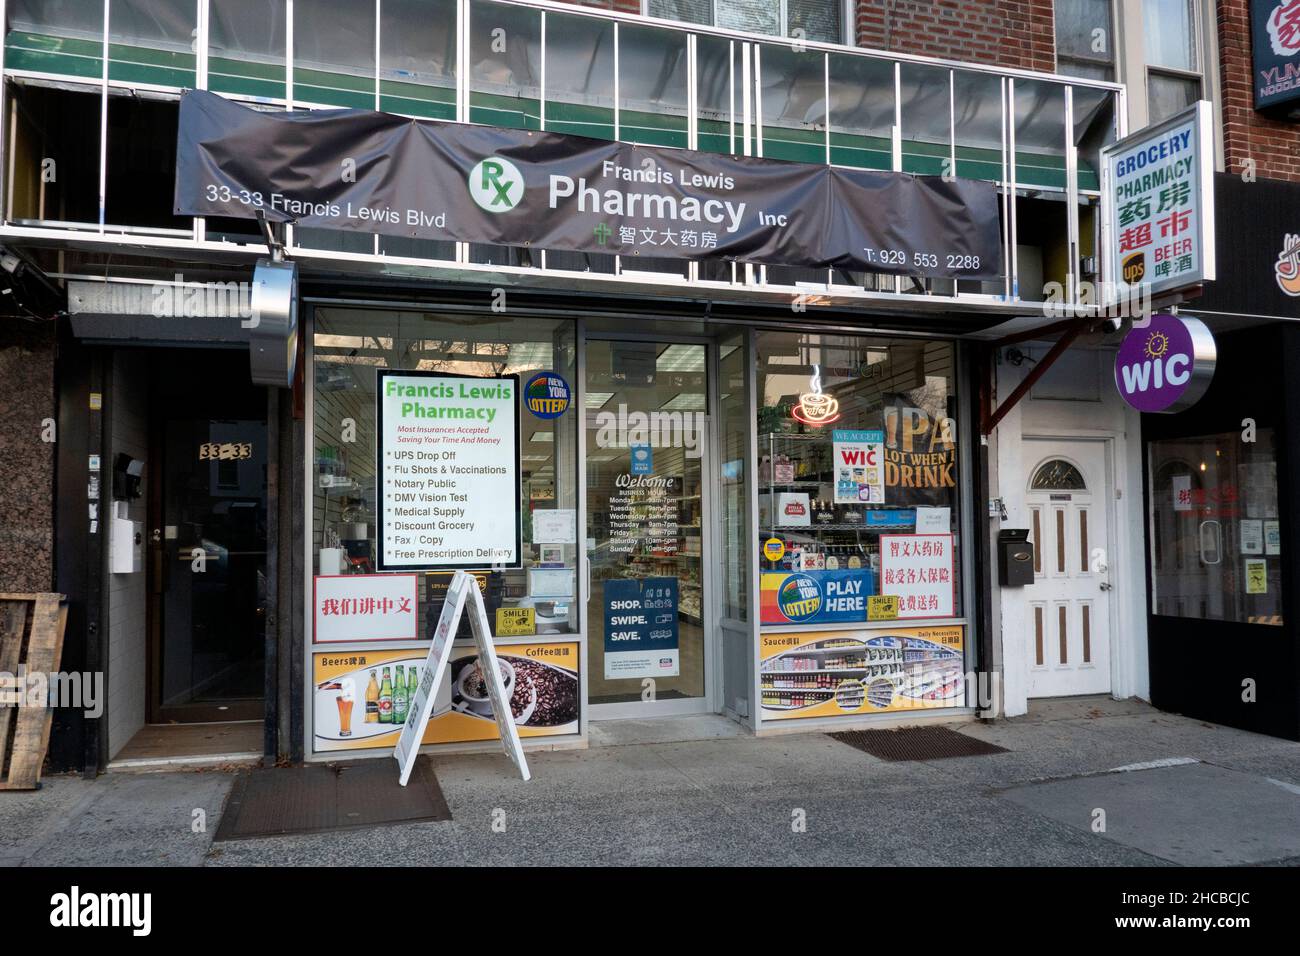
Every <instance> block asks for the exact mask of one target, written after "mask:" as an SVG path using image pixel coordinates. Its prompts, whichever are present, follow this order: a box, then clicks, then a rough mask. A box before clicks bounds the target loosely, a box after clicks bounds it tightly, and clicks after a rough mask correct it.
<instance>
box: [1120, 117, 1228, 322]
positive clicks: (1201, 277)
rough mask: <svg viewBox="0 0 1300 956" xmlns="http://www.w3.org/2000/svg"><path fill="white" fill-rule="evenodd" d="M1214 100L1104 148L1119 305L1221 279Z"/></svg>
mask: <svg viewBox="0 0 1300 956" xmlns="http://www.w3.org/2000/svg"><path fill="white" fill-rule="evenodd" d="M1211 129H1212V126H1211V114H1210V104H1209V102H1207V101H1205V100H1202V101H1200V102H1199V103H1196V104H1194V105H1193V106H1191V107H1189V108H1188V109H1186V110H1184V111H1183V112H1181V113H1179V114H1177V115H1176V116H1173V117H1171V118H1169V119H1167V120H1165V121H1164V122H1163V123H1159V124H1157V125H1156V126H1150V127H1147V128H1146V129H1144V130H1142V131H1141V132H1140V133H1136V134H1134V135H1133V136H1129V137H1127V138H1125V139H1122V140H1120V141H1119V142H1118V143H1115V144H1114V145H1112V146H1108V147H1106V148H1105V149H1104V150H1102V170H1103V171H1102V203H1103V218H1104V232H1103V237H1102V246H1103V252H1104V255H1105V257H1106V266H1107V268H1106V274H1107V275H1108V276H1109V277H1110V281H1111V287H1112V288H1113V289H1114V291H1115V299H1116V301H1132V300H1133V299H1135V298H1139V297H1142V294H1143V293H1144V292H1145V293H1148V294H1149V295H1151V296H1156V295H1160V294H1162V293H1167V292H1176V291H1180V290H1183V289H1190V288H1193V287H1195V286H1199V285H1201V284H1202V283H1204V282H1206V281H1208V280H1211V279H1213V278H1214V146H1213V141H1212V139H1211Z"/></svg>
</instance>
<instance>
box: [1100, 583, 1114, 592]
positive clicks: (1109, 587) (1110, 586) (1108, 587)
mask: <svg viewBox="0 0 1300 956" xmlns="http://www.w3.org/2000/svg"><path fill="white" fill-rule="evenodd" d="M1113 588H1114V585H1113V584H1111V583H1110V582H1109V581H1102V582H1101V589H1102V590H1103V591H1110V590H1112V589H1113Z"/></svg>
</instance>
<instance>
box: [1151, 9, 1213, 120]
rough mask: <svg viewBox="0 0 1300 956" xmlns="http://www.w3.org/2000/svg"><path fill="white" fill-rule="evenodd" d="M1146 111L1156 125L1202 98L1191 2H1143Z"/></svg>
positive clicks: (1195, 30)
mask: <svg viewBox="0 0 1300 956" xmlns="http://www.w3.org/2000/svg"><path fill="white" fill-rule="evenodd" d="M1142 34H1143V36H1144V38H1145V44H1146V62H1147V111H1148V116H1149V120H1150V122H1152V123H1158V122H1160V121H1161V120H1162V119H1165V118H1166V117H1169V116H1172V115H1174V114H1175V113H1177V112H1178V111H1179V110H1182V109H1184V108H1185V107H1188V106H1191V105H1192V104H1193V103H1195V102H1196V101H1197V100H1199V99H1200V98H1201V63H1200V57H1199V56H1198V54H1197V51H1198V50H1199V48H1200V43H1199V34H1198V31H1197V22H1196V4H1195V2H1194V0H1142Z"/></svg>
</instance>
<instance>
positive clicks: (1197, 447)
mask: <svg viewBox="0 0 1300 956" xmlns="http://www.w3.org/2000/svg"><path fill="white" fill-rule="evenodd" d="M1150 455H1151V460H1150V469H1151V472H1150V473H1151V562H1152V563H1151V568H1152V589H1153V591H1154V594H1153V599H1154V603H1155V613H1156V614H1164V615H1168V616H1170V617H1194V618H1201V619H1204V620H1213V621H1237V622H1240V623H1243V624H1273V625H1278V626H1280V625H1281V624H1282V612H1283V607H1282V532H1281V522H1280V520H1279V515H1278V505H1277V444H1276V438H1275V436H1274V433H1273V429H1271V428H1260V429H1259V430H1258V431H1257V433H1256V440H1255V441H1254V442H1243V441H1242V440H1241V435H1240V433H1238V432H1223V433H1220V434H1216V435H1203V436H1199V437H1194V438H1166V439H1161V440H1159V441H1153V442H1151V444H1150Z"/></svg>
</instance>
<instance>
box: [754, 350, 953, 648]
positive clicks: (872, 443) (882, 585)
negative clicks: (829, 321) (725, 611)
mask: <svg viewBox="0 0 1300 956" xmlns="http://www.w3.org/2000/svg"><path fill="white" fill-rule="evenodd" d="M757 341H758V383H757V390H758V404H759V407H758V471H757V479H756V480H757V488H758V500H759V528H758V550H759V566H760V569H761V577H760V614H761V623H762V624H763V625H764V626H783V625H806V624H815V625H819V626H822V625H830V626H836V625H843V626H857V627H861V626H862V625H863V624H864V623H867V622H870V621H899V620H908V619H942V618H952V617H957V616H959V615H960V614H961V600H960V593H959V573H958V566H959V558H958V550H959V549H958V545H959V541H958V534H957V532H958V527H959V525H958V514H957V504H958V502H957V498H958V496H957V475H958V462H957V427H958V426H957V397H956V391H955V386H954V350H953V347H952V346H951V345H949V344H947V343H943V342H912V341H905V340H891V339H872V338H863V337H859V336H847V335H823V334H815V333H805V332H763V333H760V334H759V335H758V339H757Z"/></svg>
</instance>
